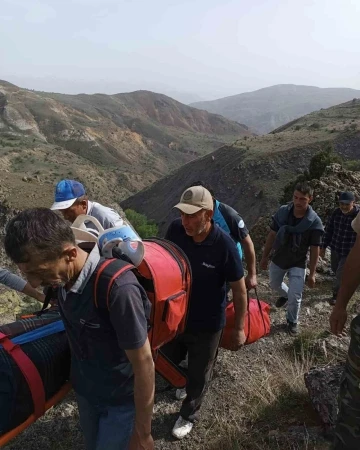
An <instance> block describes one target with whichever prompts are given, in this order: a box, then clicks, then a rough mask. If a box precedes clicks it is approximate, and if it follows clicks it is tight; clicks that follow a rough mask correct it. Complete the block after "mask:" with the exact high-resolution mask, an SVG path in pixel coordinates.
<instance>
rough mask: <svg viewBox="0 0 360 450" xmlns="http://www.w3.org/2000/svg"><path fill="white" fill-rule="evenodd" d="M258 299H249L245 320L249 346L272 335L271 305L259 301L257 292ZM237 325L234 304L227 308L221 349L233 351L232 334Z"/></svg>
mask: <svg viewBox="0 0 360 450" xmlns="http://www.w3.org/2000/svg"><path fill="white" fill-rule="evenodd" d="M255 294H256V299H254V298H249V296H248V306H247V312H246V318H245V335H246V342H245V345H247V344H252V343H253V342H256V341H257V340H259V339H261V338H262V337H264V336H266V335H267V334H269V333H270V305H269V304H268V303H266V302H263V301H261V300H259V297H258V295H257V291H256V290H255ZM234 325H235V309H234V304H233V302H231V303H229V304H228V306H227V308H226V325H225V328H224V332H223V335H222V339H221V342H220V347H222V348H225V349H227V350H231V332H232V330H233V328H234Z"/></svg>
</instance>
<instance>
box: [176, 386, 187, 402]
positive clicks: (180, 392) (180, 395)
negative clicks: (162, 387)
mask: <svg viewBox="0 0 360 450" xmlns="http://www.w3.org/2000/svg"><path fill="white" fill-rule="evenodd" d="M186 395H187V394H186V388H182V389H176V392H175V398H176V400H184V398H186Z"/></svg>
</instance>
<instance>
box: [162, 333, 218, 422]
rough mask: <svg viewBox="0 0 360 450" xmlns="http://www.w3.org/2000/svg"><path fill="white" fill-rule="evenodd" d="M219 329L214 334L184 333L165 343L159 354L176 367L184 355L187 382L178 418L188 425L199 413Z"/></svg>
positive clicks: (214, 357)
mask: <svg viewBox="0 0 360 450" xmlns="http://www.w3.org/2000/svg"><path fill="white" fill-rule="evenodd" d="M221 336H222V330H220V331H216V332H207V331H197V332H193V331H191V332H190V331H185V333H184V334H182V335H180V336H179V337H178V338H176V339H174V340H173V341H171V342H170V343H169V344H166V345H165V346H164V347H163V348H162V351H163V352H164V353H165V355H166V356H168V358H170V359H171V360H172V361H173V362H174V363H175V364H179V363H180V361H182V360H183V359H184V358H185V355H186V352H188V370H187V377H188V382H187V385H186V394H187V396H186V398H185V399H184V401H183V403H182V406H181V409H180V416H181V417H183V418H184V419H185V420H188V421H190V422H195V421H196V420H198V419H199V410H200V407H201V404H202V401H203V399H204V396H205V393H206V389H207V387H208V385H209V382H210V380H211V376H212V372H213V368H214V364H215V361H216V357H217V353H218V347H219V342H220V338H221Z"/></svg>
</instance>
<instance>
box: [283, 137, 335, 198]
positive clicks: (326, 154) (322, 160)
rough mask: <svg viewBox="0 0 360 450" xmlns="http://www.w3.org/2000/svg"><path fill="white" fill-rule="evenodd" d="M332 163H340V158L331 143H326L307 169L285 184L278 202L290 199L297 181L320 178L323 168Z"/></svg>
mask: <svg viewBox="0 0 360 450" xmlns="http://www.w3.org/2000/svg"><path fill="white" fill-rule="evenodd" d="M333 163H339V164H342V159H341V158H340V156H338V155H336V154H335V153H334V151H333V145H332V144H331V143H327V144H325V146H324V148H323V149H322V150H321V151H320V152H318V153H316V155H314V156H313V157H312V158H311V160H310V164H309V170H308V171H307V170H306V171H305V172H303V173H301V174H300V175H298V176H297V177H296V178H295V179H293V180H291V181H289V183H287V184H286V185H285V187H284V190H283V194H282V196H281V198H280V202H281V203H282V204H283V203H287V202H289V201H291V199H292V196H293V193H294V189H295V186H296V184H297V183H299V182H302V181H309V180H313V179H319V178H321V177H322V176H323V174H324V171H325V168H326V167H327V166H329V165H330V164H333Z"/></svg>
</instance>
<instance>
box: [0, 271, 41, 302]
mask: <svg viewBox="0 0 360 450" xmlns="http://www.w3.org/2000/svg"><path fill="white" fill-rule="evenodd" d="M0 283H2V284H4V285H5V286H7V287H8V288H10V289H14V290H15V291H18V292H23V293H24V294H25V295H28V296H29V297H33V298H35V299H36V300H38V301H39V302H44V300H45V296H44V294H42V293H41V292H39V291H37V290H36V289H35V288H33V287H32V286H31V284H30V283H28V282H27V281H26V280H24V279H23V278H21V277H19V276H18V275H15V274H14V273H11V272H9V271H8V270H7V269H0Z"/></svg>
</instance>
